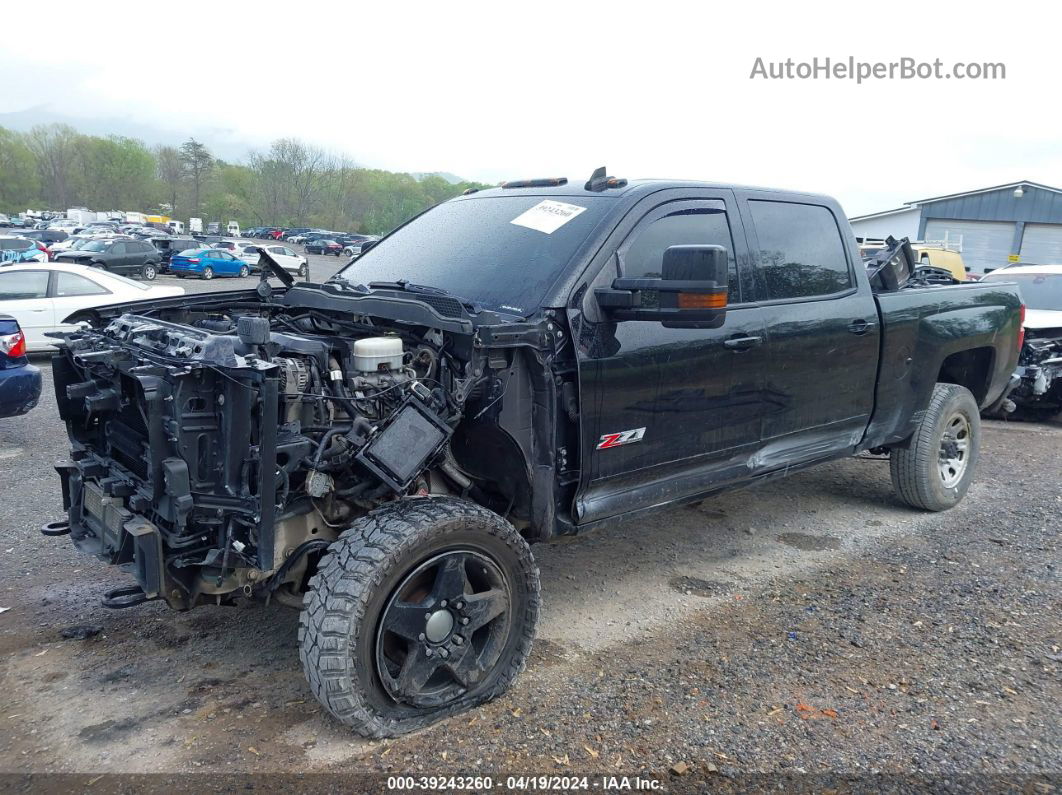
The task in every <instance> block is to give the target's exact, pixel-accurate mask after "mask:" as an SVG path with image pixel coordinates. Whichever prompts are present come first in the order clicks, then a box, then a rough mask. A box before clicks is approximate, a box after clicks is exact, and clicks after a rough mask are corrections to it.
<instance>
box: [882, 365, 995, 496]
mask: <svg viewBox="0 0 1062 795" xmlns="http://www.w3.org/2000/svg"><path fill="white" fill-rule="evenodd" d="M960 409H961V410H962V411H963V412H964V413H965V414H966V418H967V420H968V421H969V423H970V436H971V447H970V450H971V455H970V460H969V462H968V463H967V465H966V472H965V474H964V475H963V478H962V480H961V481H960V482H959V483H958V484H957V485H956V486H955V487H954V488H950V489H949V488H945V487H944V484H943V483H942V482H940V478H939V473H938V470H937V461H938V456H939V454H940V439H941V433H942V431H943V425H944V423H945V421H946V420H947V419H948V417H950V416H951V415H952V414H953V413H954V412H955V411H956V410H960ZM980 440H981V418H980V413H979V411H978V406H977V401H976V400H974V396H973V395H972V394H971V393H970V391H969V390H968V389H967V388H966V387H964V386H959V385H958V384H937V385H936V386H934V387H933V394H932V395H931V396H930V399H929V405H928V406H927V407H926V411H925V414H924V415H923V416H922V420H921V421H920V422H919V424H918V429H917V430H916V431H915V433H914V436H913V437H912V439H911V444H910V446H909V447H906V448H899V447H897V448H894V449H893V450H892V454H891V456H890V460H889V470H890V474H891V475H892V485H893V487H894V488H895V489H896V493H897V494H898V495H899V497H900V499H902V500H903V501H904V502H906V503H907V504H908V505H910V506H912V507H914V508H921V509H922V510H926V511H945V510H947V509H949V508H953V507H954V506H955V505H957V504H958V503H959V502H961V501H962V498H963V497H964V496H965V495H966V491H967V489H969V487H970V482H971V480H972V479H973V475H974V471H975V469H976V466H977V458H978V452H979V447H980Z"/></svg>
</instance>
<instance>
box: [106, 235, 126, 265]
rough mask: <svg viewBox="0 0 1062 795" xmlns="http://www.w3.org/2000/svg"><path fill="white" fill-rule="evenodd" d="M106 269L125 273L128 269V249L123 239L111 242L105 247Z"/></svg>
mask: <svg viewBox="0 0 1062 795" xmlns="http://www.w3.org/2000/svg"><path fill="white" fill-rule="evenodd" d="M107 270H109V271H113V272H114V273H125V272H126V271H127V270H129V251H128V249H127V248H126V245H125V243H124V242H123V241H121V240H119V241H118V242H117V243H112V244H111V247H110V248H109V249H107Z"/></svg>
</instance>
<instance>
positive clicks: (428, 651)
mask: <svg viewBox="0 0 1062 795" xmlns="http://www.w3.org/2000/svg"><path fill="white" fill-rule="evenodd" d="M433 654H435V649H425V650H424V656H425V657H431V656H432V655H433Z"/></svg>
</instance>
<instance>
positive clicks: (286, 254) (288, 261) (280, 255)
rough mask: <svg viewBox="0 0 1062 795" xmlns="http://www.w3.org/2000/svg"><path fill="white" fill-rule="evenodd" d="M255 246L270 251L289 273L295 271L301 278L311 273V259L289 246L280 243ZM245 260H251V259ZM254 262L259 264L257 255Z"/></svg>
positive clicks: (258, 249) (270, 254)
mask: <svg viewBox="0 0 1062 795" xmlns="http://www.w3.org/2000/svg"><path fill="white" fill-rule="evenodd" d="M253 248H255V249H256V251H260V250H262V249H265V250H266V251H268V252H269V256H271V257H272V258H273V259H275V260H276V261H277V265H279V266H280V267H282V268H283V269H284V270H286V271H288V272H289V273H294V274H295V275H296V276H298V277H299V278H301V279H305V278H307V277H308V276H309V275H310V265H309V260H307V259H306V257H304V256H302V255H301V254H296V253H295V252H294V251H292V250H291V249H290V248H288V247H287V246H282V245H280V244H279V243H267V244H261V243H259V244H256V245H255V246H254V247H253ZM245 261H246V262H250V260H245ZM253 264H255V265H257V264H258V257H257V255H256V256H255V258H254V263H253Z"/></svg>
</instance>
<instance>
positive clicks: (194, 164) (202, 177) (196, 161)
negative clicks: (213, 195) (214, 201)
mask: <svg viewBox="0 0 1062 795" xmlns="http://www.w3.org/2000/svg"><path fill="white" fill-rule="evenodd" d="M180 160H181V165H182V166H184V173H185V176H186V177H187V178H188V180H189V182H190V183H191V187H192V215H194V216H198V215H199V200H200V197H201V194H202V191H203V185H204V183H205V182H206V181H207V178H208V177H209V176H210V173H211V171H212V170H213V168H214V156H213V155H212V154H211V153H210V150H209V149H207V148H206V146H205V145H204V144H201V143H200V142H199V141H197V140H196V139H195V138H189V139H188V140H187V141H185V142H184V143H183V144H181V149H180Z"/></svg>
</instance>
